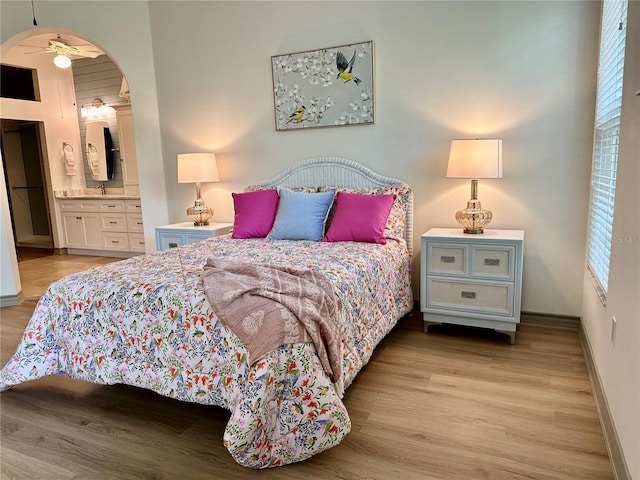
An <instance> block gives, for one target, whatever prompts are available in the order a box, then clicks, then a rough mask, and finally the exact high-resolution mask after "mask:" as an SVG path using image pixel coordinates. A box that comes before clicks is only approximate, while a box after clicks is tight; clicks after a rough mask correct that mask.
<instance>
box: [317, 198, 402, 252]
mask: <svg viewBox="0 0 640 480" xmlns="http://www.w3.org/2000/svg"><path fill="white" fill-rule="evenodd" d="M394 199H395V195H362V194H358V193H346V192H338V194H337V195H336V200H335V204H336V212H335V215H334V217H333V220H332V222H331V225H330V226H329V230H328V231H327V234H326V235H325V236H324V238H323V239H322V241H323V242H369V243H379V244H381V245H384V244H386V243H387V239H386V238H385V237H384V226H385V223H386V222H387V217H388V216H389V212H390V211H391V206H392V205H393V201H394Z"/></svg>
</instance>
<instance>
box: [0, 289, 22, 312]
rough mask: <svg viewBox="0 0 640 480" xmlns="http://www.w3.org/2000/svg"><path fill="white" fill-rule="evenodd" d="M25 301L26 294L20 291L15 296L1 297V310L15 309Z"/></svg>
mask: <svg viewBox="0 0 640 480" xmlns="http://www.w3.org/2000/svg"><path fill="white" fill-rule="evenodd" d="M23 300H24V293H23V292H22V290H20V291H19V292H18V293H17V294H15V295H3V296H1V297H0V308H1V307H15V306H16V305H20V304H21V303H22V301H23Z"/></svg>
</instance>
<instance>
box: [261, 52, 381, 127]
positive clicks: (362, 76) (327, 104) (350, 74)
mask: <svg viewBox="0 0 640 480" xmlns="http://www.w3.org/2000/svg"><path fill="white" fill-rule="evenodd" d="M271 68H272V73H273V101H274V109H275V120H276V130H278V131H282V130H296V129H301V128H315V127H336V126H342V125H365V124H372V123H373V122H374V102H373V100H374V98H373V94H374V93H373V42H372V41H369V42H364V43H354V44H352V45H342V46H339V47H331V48H323V49H320V50H309V51H307V52H298V53H289V54H286V55H275V56H273V57H271Z"/></svg>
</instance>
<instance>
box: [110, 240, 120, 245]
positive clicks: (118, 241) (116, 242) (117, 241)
mask: <svg viewBox="0 0 640 480" xmlns="http://www.w3.org/2000/svg"><path fill="white" fill-rule="evenodd" d="M111 243H115V244H116V245H117V244H118V243H120V240H111Z"/></svg>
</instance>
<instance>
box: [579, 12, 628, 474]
mask: <svg viewBox="0 0 640 480" xmlns="http://www.w3.org/2000/svg"><path fill="white" fill-rule="evenodd" d="M639 26H640V2H629V12H628V18H627V42H626V47H625V65H624V90H623V96H622V117H621V124H620V147H619V153H618V170H617V179H616V203H615V207H614V222H613V243H612V248H611V265H610V271H609V288H608V292H607V301H606V306H605V305H603V304H602V303H601V302H600V299H599V297H598V295H597V294H596V292H595V289H594V287H593V285H592V284H591V280H590V279H589V277H588V275H586V274H585V275H584V303H583V306H582V322H583V326H584V329H585V333H586V335H587V338H588V340H589V344H590V345H591V349H592V351H593V355H594V360H595V363H596V366H597V370H598V374H599V376H600V380H601V382H602V384H603V386H604V390H605V391H606V393H607V402H608V404H609V409H610V410H611V414H612V416H613V419H614V422H615V425H616V430H617V433H618V436H619V438H620V442H621V444H622V446H623V449H624V453H625V458H626V462H627V466H628V468H629V471H630V473H631V478H634V479H640V348H639V346H640V137H639V136H638V132H640V96H636V92H640V61H639V59H640V28H638V27H639ZM612 317H615V318H616V320H617V326H616V333H615V338H614V339H612V332H611V323H612Z"/></svg>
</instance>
